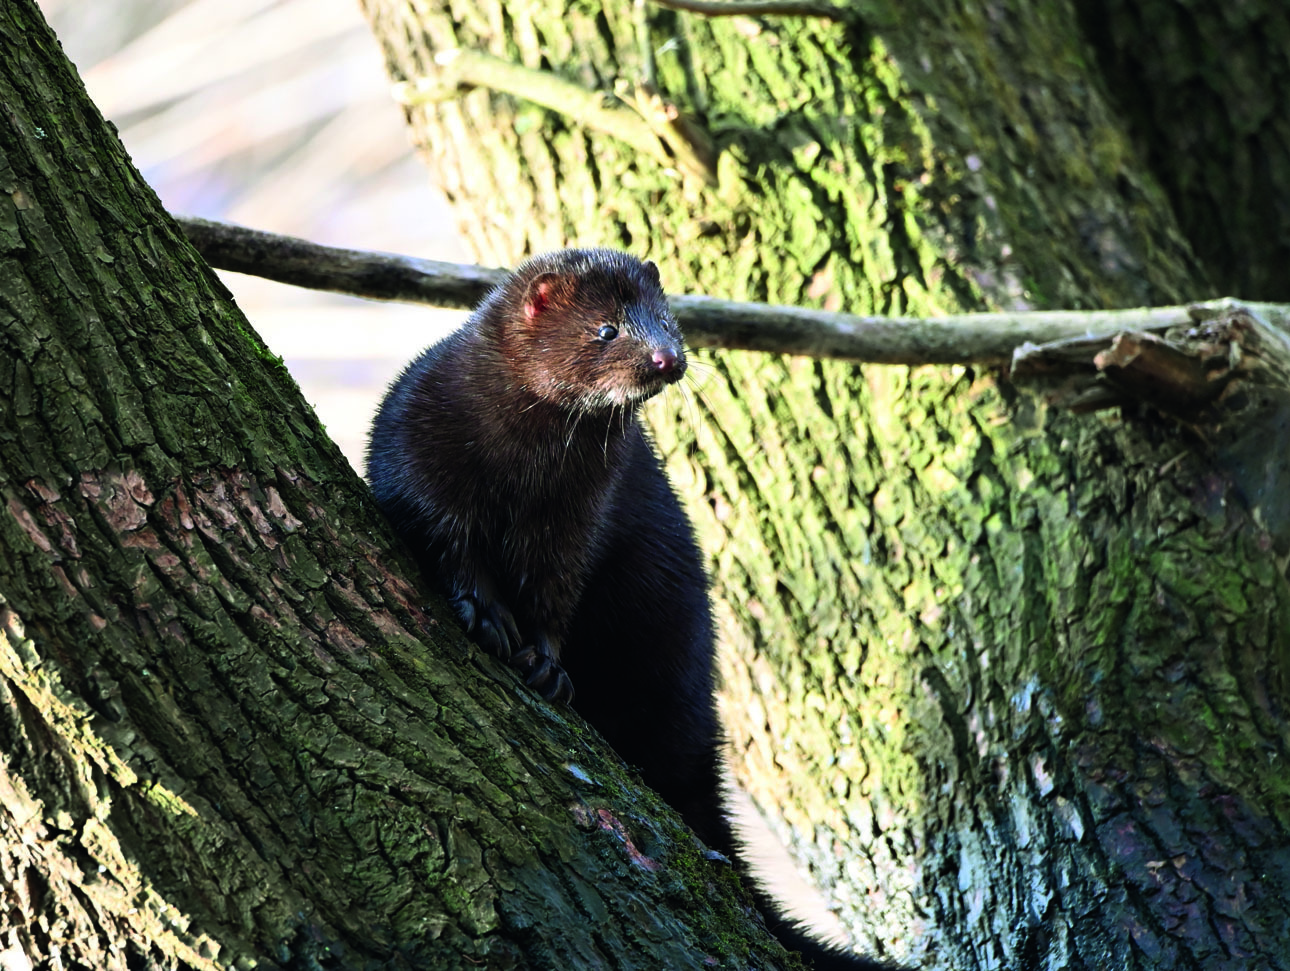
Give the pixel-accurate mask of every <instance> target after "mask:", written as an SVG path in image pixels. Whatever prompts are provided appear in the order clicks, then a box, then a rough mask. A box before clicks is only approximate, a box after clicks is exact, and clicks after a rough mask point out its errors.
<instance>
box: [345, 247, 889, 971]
mask: <svg viewBox="0 0 1290 971" xmlns="http://www.w3.org/2000/svg"><path fill="white" fill-rule="evenodd" d="M686 369H687V360H686V351H685V345H684V343H683V341H682V338H681V332H680V329H679V327H678V325H677V322H676V318H675V317H674V316H673V315H672V312H671V311H670V309H669V308H668V305H667V300H666V298H665V297H664V295H663V290H662V287H661V286H660V283H659V274H658V269H657V268H656V267H655V265H654V264H653V263H651V262H641V261H639V260H637V259H635V258H633V257H631V256H628V255H626V254H624V253H620V252H616V251H613V250H605V249H581V250H579V249H574V250H562V251H559V252H556V253H551V254H547V255H545V256H539V257H535V258H534V259H531V260H529V261H528V262H526V263H524V264H523V265H522V266H521V267H520V268H519V269H518V270H516V271H515V273H514V274H513V275H512V276H510V277H509V278H508V279H507V280H506V281H505V282H503V283H502V284H501V285H500V286H498V287H497V288H495V289H494V290H493V291H492V292H491V293H490V294H489V295H488V296H487V297H485V298H484V300H483V301H482V302H481V303H480V305H479V306H478V308H477V309H476V310H475V311H474V313H473V314H472V315H471V316H470V317H469V319H468V320H467V321H466V323H465V324H464V325H463V326H462V327H461V328H460V329H459V330H457V331H455V332H453V333H452V334H450V335H449V336H447V337H445V338H444V339H442V340H440V341H439V342H438V343H436V344H434V345H432V346H431V347H429V348H428V349H427V350H426V351H424V352H423V353H422V354H421V356H420V357H418V358H416V359H415V360H413V361H412V363H411V364H409V365H408V366H407V368H406V369H405V370H404V371H403V373H402V374H401V375H400V376H399V377H398V378H397V379H396V380H395V382H394V383H393V384H392V385H391V387H390V390H389V392H388V393H387V395H386V397H385V400H384V402H383V403H382V405H381V407H380V409H379V411H378V412H377V415H376V418H375V419H374V421H373V424H372V434H371V440H370V444H369V447H368V455H367V475H368V480H369V482H370V483H371V487H372V491H373V493H374V495H375V497H376V500H377V503H378V504H379V506H380V507H381V509H382V510H383V511H384V513H385V515H386V517H387V518H388V519H389V520H390V522H391V523H392V524H393V526H394V527H395V529H396V530H397V532H399V533H400V534H401V536H402V537H403V539H404V540H405V541H406V542H407V544H408V545H409V547H410V549H411V550H412V552H413V554H414V556H415V557H416V558H417V560H418V563H419V565H420V566H421V568H422V569H423V571H425V572H426V573H427V575H429V576H430V577H432V578H434V579H435V580H437V582H438V584H439V585H440V587H441V588H442V589H443V590H444V591H445V592H446V593H447V595H448V597H449V599H450V600H451V602H452V605H453V606H454V608H455V609H456V611H457V613H458V614H459V616H460V618H461V620H462V623H463V624H464V626H465V627H466V630H467V633H469V634H470V635H471V636H472V637H473V638H474V639H475V640H476V641H477V642H478V643H479V644H481V645H482V646H484V647H485V648H486V649H488V650H490V651H492V652H493V653H495V654H496V655H497V656H499V657H501V658H502V659H504V660H508V661H509V662H510V663H511V664H512V665H514V666H515V667H516V668H517V669H518V670H519V671H520V673H521V674H522V675H523V676H524V678H525V680H526V681H527V683H528V684H529V685H530V686H531V687H532V688H534V689H535V690H536V691H538V692H539V693H540V694H541V695H542V696H543V697H545V698H547V699H548V700H553V701H560V702H570V703H571V704H572V706H573V707H574V709H575V710H577V711H578V712H579V713H580V714H581V715H582V716H583V717H584V718H586V719H587V721H588V722H590V723H591V724H592V725H593V726H594V727H595V728H596V729H597V730H598V731H599V732H600V733H601V734H602V735H603V736H604V737H605V739H606V740H607V741H608V742H609V744H610V745H612V746H613V747H614V749H615V750H616V751H617V752H618V753H619V755H621V756H622V757H623V758H624V759H625V760H627V761H628V762H629V763H631V764H633V765H635V766H637V767H638V768H639V769H640V771H641V774H642V777H643V778H644V780H645V781H646V782H647V783H648V784H649V785H650V786H651V787H653V788H654V789H655V790H656V791H657V792H658V793H659V794H660V795H661V796H663V798H664V799H666V800H667V801H668V802H669V803H670V804H671V805H672V806H673V807H675V808H676V809H677V811H679V812H680V813H681V815H682V817H683V818H684V819H685V820H686V822H687V823H688V824H689V825H690V827H691V828H692V829H693V830H694V831H695V832H696V833H697V834H698V835H699V837H700V838H701V839H703V840H704V841H705V842H706V843H707V844H708V845H709V846H710V847H712V848H714V849H716V850H718V851H720V852H722V853H725V854H726V855H727V856H730V857H731V858H734V857H735V846H734V840H733V837H732V835H731V829H730V823H729V821H728V819H727V817H726V814H725V812H724V809H723V806H722V799H721V790H720V780H719V754H718V753H719V749H720V741H721V734H720V727H719V724H718V720H717V714H716V703H715V696H714V649H715V645H714V633H713V624H712V613H711V605H710V603H709V600H708V592H707V576H706V574H705V571H704V568H703V561H702V556H701V554H700V551H699V547H698V544H697V543H696V541H695V537H694V532H693V529H692V528H691V525H690V522H689V519H688V518H687V516H686V514H685V512H684V511H683V509H682V508H681V504H680V502H679V501H678V499H677V497H676V494H675V492H674V491H673V490H672V487H671V485H670V484H669V482H668V480H667V476H666V474H665V473H664V471H663V468H662V467H661V465H660V464H659V460H658V457H657V456H656V454H655V452H654V449H653V447H652V445H651V444H650V443H649V441H648V440H647V438H646V436H645V433H644V432H643V431H642V429H641V425H640V422H639V420H638V418H637V412H638V410H639V408H640V406H641V404H642V403H643V402H645V401H646V400H647V399H649V398H650V397H652V396H654V395H655V394H658V393H659V392H660V391H662V390H663V389H664V388H666V387H667V386H668V385H671V384H675V383H676V382H677V381H679V380H681V378H682V377H683V376H684V375H685V373H686ZM776 933H777V934H778V935H779V936H780V937H781V939H785V940H787V941H789V942H790V944H791V946H793V948H794V949H799V950H800V949H804V948H805V949H810V950H813V951H814V952H815V954H814V956H815V957H816V961H817V967H820V968H824V967H832V966H837V967H846V968H852V969H861V968H876V967H878V966H877V965H873V964H869V963H867V962H865V961H863V960H862V959H853V958H851V957H850V956H845V957H844V956H842V955H838V954H836V953H834V952H830V951H826V950H823V949H819V948H817V947H815V946H814V945H813V942H810V941H809V940H807V939H806V938H803V937H801V936H800V935H798V934H796V932H795V931H793V930H792V929H790V928H788V927H787V925H784V926H782V927H780V928H778V929H777V930H776ZM836 961H840V962H841V963H835V962H836Z"/></svg>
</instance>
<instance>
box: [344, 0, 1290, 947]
mask: <svg viewBox="0 0 1290 971" xmlns="http://www.w3.org/2000/svg"><path fill="white" fill-rule="evenodd" d="M364 6H365V9H366V11H367V13H368V16H369V18H370V19H371V21H372V23H373V26H374V29H375V30H376V32H377V35H378V37H379V38H380V39H381V41H382V43H383V44H384V45H385V49H386V55H387V61H388V64H389V67H390V71H391V75H392V77H393V78H394V80H395V81H396V82H397V84H396V92H397V93H398V94H399V96H400V97H402V98H403V100H404V101H405V102H406V103H407V104H408V106H409V120H410V122H411V124H412V125H413V127H414V130H415V131H416V134H417V138H418V140H419V142H420V144H421V145H422V146H423V147H424V150H425V153H426V155H427V157H428V159H429V161H430V162H431V164H432V165H433V167H434V170H435V173H436V175H437V177H438V179H439V180H440V181H441V182H442V183H443V184H444V186H445V187H446V188H447V189H448V191H449V193H450V194H451V196H452V197H453V198H454V200H455V201H456V203H457V204H458V206H459V211H460V212H461V221H462V225H463V228H464V229H465V231H466V233H467V236H468V238H469V239H470V240H471V241H472V242H473V244H474V245H475V247H476V248H477V250H478V252H479V254H480V256H481V257H482V258H483V259H484V260H486V261H487V262H490V263H503V264H509V263H514V262H515V261H516V260H518V259H519V258H520V257H521V256H522V255H524V254H525V253H527V252H529V251H532V250H541V249H549V248H553V247H557V246H562V245H567V244H571V243H578V244H600V245H615V246H622V247H626V248H629V249H631V250H632V251H633V252H635V253H637V254H638V255H640V256H643V257H644V256H648V257H651V258H653V259H655V260H656V261H658V262H659V264H660V266H661V268H662V271H663V276H664V280H665V282H666V283H669V284H670V286H671V287H672V288H674V289H677V290H694V291H699V292H705V293H710V294H712V295H714V296H721V297H730V298H735V299H741V298H755V299H767V300H772V301H781V302H789V303H797V302H801V303H809V304H819V305H823V306H826V307H832V308H839V309H844V310H848V311H851V312H854V313H870V312H876V313H894V312H903V313H909V314H924V313H937V312H945V311H953V310H959V309H964V308H966V309H971V308H982V307H1003V308H1018V307H1027V306H1029V307H1036V308H1047V307H1069V308H1080V307H1108V306H1111V307H1113V306H1130V305H1134V304H1145V303H1164V302H1174V301H1179V300H1184V299H1194V298H1198V297H1202V296H1208V295H1210V294H1211V293H1213V292H1214V290H1215V288H1216V287H1217V288H1219V289H1226V288H1228V287H1230V286H1232V285H1233V281H1237V282H1240V281H1243V280H1245V279H1250V280H1253V279H1254V277H1253V276H1250V277H1238V276H1236V275H1234V274H1233V272H1232V267H1231V266H1229V265H1228V264H1227V263H1226V262H1216V263H1214V264H1213V265H1211V264H1209V263H1205V264H1202V263H1201V262H1199V261H1198V260H1197V259H1196V258H1195V256H1194V247H1193V244H1192V243H1190V242H1189V241H1188V240H1187V239H1186V238H1185V236H1184V233H1183V230H1182V229H1181V228H1180V225H1181V224H1180V221H1179V219H1178V218H1176V216H1175V209H1174V208H1173V206H1171V197H1170V195H1169V194H1168V193H1167V192H1166V191H1165V189H1163V188H1162V187H1161V182H1162V177H1161V175H1160V174H1159V172H1158V169H1159V164H1163V160H1162V159H1160V158H1159V157H1157V156H1155V155H1153V156H1152V158H1151V161H1153V162H1155V163H1157V166H1156V167H1155V168H1153V167H1152V166H1151V165H1149V164H1148V159H1147V157H1146V154H1144V152H1143V151H1140V150H1139V149H1138V148H1137V145H1138V144H1139V143H1138V142H1137V141H1136V140H1135V136H1136V132H1135V129H1134V128H1133V124H1132V122H1131V120H1130V119H1129V118H1128V117H1127V116H1126V115H1124V114H1123V113H1121V111H1120V110H1119V108H1118V106H1117V104H1116V103H1115V101H1114V100H1113V99H1112V98H1111V97H1109V96H1108V93H1107V92H1108V90H1109V84H1108V81H1107V78H1106V77H1105V76H1104V75H1103V74H1102V73H1101V72H1100V69H1099V59H1098V56H1097V53H1096V51H1095V49H1094V48H1093V46H1092V45H1091V43H1090V42H1089V40H1087V39H1086V36H1085V34H1084V33H1082V31H1081V23H1080V20H1079V19H1078V18H1077V16H1076V13H1075V9H1074V5H1070V4H1047V5H1040V6H1036V5H1033V4H1026V3H1018V2H1012V3H1003V4H998V3H995V4H989V5H984V4H976V5H974V4H968V5H959V6H957V7H955V8H954V10H953V12H949V11H947V10H945V9H943V7H941V6H937V5H932V4H912V5H911V4H908V3H905V4H884V3H873V4H865V5H863V7H860V6H857V5H849V6H846V7H845V8H840V10H839V12H838V13H837V15H836V16H819V15H817V14H818V11H817V9H816V7H817V6H818V5H814V6H812V7H811V9H810V11H809V12H808V13H806V14H803V15H799V16H791V15H785V16H771V15H767V16H762V17H750V16H733V17H706V16H702V15H699V14H695V13H688V12H679V11H674V10H670V9H664V8H663V6H662V4H643V5H632V4H628V3H625V2H616V3H609V4H605V5H603V6H601V5H597V6H595V7H594V8H592V7H580V6H577V5H571V6H567V7H566V6H564V5H562V4H560V3H558V2H553V0H542V2H534V3H531V4H526V5H520V6H516V5H512V4H501V3H497V2H496V0H459V2H456V3H454V4H452V6H451V8H450V10H449V9H448V8H445V7H441V6H438V5H434V4H428V3H415V4H412V3H406V2H404V0H365V3H364ZM1193 6H1195V5H1193ZM1202 6H1204V5H1202ZM1209 6H1212V7H1213V9H1215V10H1217V9H1218V8H1217V6H1214V5H1209ZM481 55H487V56H481ZM1285 57H1286V55H1285V52H1284V49H1282V50H1280V51H1278V52H1277V54H1276V57H1275V58H1274V61H1275V63H1276V64H1277V65H1284V62H1285ZM1242 66H1244V67H1247V68H1248V70H1247V72H1246V74H1244V75H1243V76H1242V77H1241V78H1239V79H1234V80H1233V82H1232V84H1231V86H1230V88H1229V90H1235V89H1244V88H1245V87H1246V86H1248V85H1250V84H1257V83H1258V78H1259V77H1260V76H1261V74H1260V73H1259V72H1260V71H1261V70H1263V69H1265V68H1266V65H1259V66H1254V65H1242ZM526 72H528V73H526ZM641 76H644V77H646V78H647V79H648V80H649V81H650V82H651V83H652V86H653V88H654V89H656V90H657V92H659V95H660V96H661V99H662V101H663V102H665V103H670V104H672V105H674V106H675V107H676V108H677V109H678V110H679V112H680V115H681V118H682V119H683V120H685V121H687V122H688V125H687V126H686V127H685V129H684V131H683V132H680V133H678V132H677V131H676V130H674V129H675V126H672V127H668V126H667V125H666V124H665V123H663V124H660V123H659V121H658V116H659V115H660V114H665V112H664V113H661V112H659V111H657V110H654V109H657V107H658V103H657V102H649V101H648V99H647V98H645V99H642V97H641V95H640V91H641V89H640V88H638V87H636V85H635V82H636V81H637V79H638V78H639V77H641ZM574 85H576V86H580V87H581V88H583V89H585V90H584V91H583V92H581V93H579V92H578V91H577V90H576V89H575V88H574V87H572V86H574ZM587 91H592V92H600V93H601V94H602V95H603V98H602V99H601V101H599V102H598V103H597V108H598V110H599V111H601V112H603V114H594V115H592V114H589V113H587V112H586V111H585V110H584V107H583V106H584V105H585V102H586V100H587V98H586V97H585V96H586V92H587ZM611 91H618V92H619V93H620V94H622V95H623V98H622V99H620V100H618V101H615V99H614V98H613V97H612V96H611V94H610V92H611ZM629 102H632V103H634V104H635V105H636V106H637V108H639V109H640V110H639V111H638V112H637V114H638V115H639V117H640V119H641V121H642V124H644V126H645V127H646V128H647V129H648V130H650V131H652V132H655V133H659V132H661V133H662V134H661V136H660V141H659V143H658V145H651V144H650V143H649V142H648V141H647V140H646V139H644V138H643V137H642V136H641V135H640V131H639V126H638V127H636V128H633V127H632V126H631V125H630V124H627V121H630V116H631V114H632V112H633V110H635V109H634V108H633V107H632V104H629ZM539 105H541V107H539ZM651 105H652V107H651ZM624 119H626V121H625V120H624ZM611 130H612V131H615V132H617V134H610V133H609V132H610V131H611ZM696 130H697V131H698V132H700V133H701V134H698V135H696V134H694V132H695V131H696ZM704 134H706V136H707V137H708V138H710V139H711V143H712V147H713V148H714V150H715V154H713V153H709V152H707V150H706V148H705V146H706V144H707V143H706V142H705V139H704ZM660 146H661V147H660ZM696 146H697V150H696ZM692 150H693V151H692ZM692 156H697V157H698V159H699V160H700V164H696V163H695V161H694V157H692ZM705 159H706V160H707V164H706V165H705V164H702V163H703V160H705ZM713 159H715V160H713ZM1163 181H1165V182H1166V184H1171V183H1169V180H1168V179H1163ZM1286 184H1290V183H1284V181H1283V182H1282V183H1281V187H1282V194H1280V195H1278V196H1276V197H1275V199H1274V200H1271V201H1267V200H1259V201H1258V202H1257V203H1254V202H1252V201H1250V200H1246V201H1247V202H1250V204H1251V205H1253V204H1257V205H1260V206H1265V207H1269V208H1272V209H1274V210H1277V211H1281V210H1280V209H1277V207H1281V209H1283V208H1284V207H1285V206H1286V205H1287V204H1288V201H1287V200H1288V199H1290V197H1288V196H1286V195H1285V188H1284V187H1285V185H1286ZM1183 223H1185V224H1186V226H1187V227H1188V228H1193V229H1194V228H1195V223H1194V220H1190V219H1185V220H1183ZM1248 225H1250V226H1252V225H1253V222H1250V223H1249V224H1248ZM1242 238H1243V239H1245V240H1246V241H1248V242H1249V244H1250V245H1249V246H1248V247H1247V248H1243V249H1241V250H1240V251H1239V252H1238V254H1237V259H1236V260H1234V261H1232V262H1245V263H1256V262H1258V259H1259V257H1258V254H1259V253H1260V251H1261V250H1260V246H1259V245H1258V243H1257V242H1256V241H1258V240H1261V239H1262V237H1257V236H1256V235H1255V234H1254V233H1253V231H1252V230H1251V231H1250V232H1249V233H1247V234H1246V235H1245V236H1243V237H1242ZM1268 267H1269V271H1268V272H1270V273H1271V272H1280V269H1281V265H1280V263H1275V262H1274V263H1269V264H1268ZM701 361H702V362H706V363H703V364H701V367H700V368H699V369H698V370H700V371H702V372H703V374H702V376H701V377H700V378H699V380H698V381H697V382H696V384H697V388H696V394H695V395H694V396H693V400H672V401H665V402H664V403H663V404H662V405H661V406H660V407H658V408H657V409H656V410H655V411H654V413H653V415H654V418H655V421H654V427H655V430H656V437H657V440H658V443H659V445H660V446H661V448H662V450H663V451H664V452H665V453H666V454H667V455H668V457H669V458H668V461H669V468H670V471H671V473H672V476H673V479H674V481H675V482H676V484H677V485H678V487H679V488H680V490H681V491H682V492H683V494H684V495H685V496H686V498H687V500H688V502H689V506H690V510H691V513H692V515H693V516H694V518H695V520H696V523H697V524H698V527H699V531H700V534H701V538H702V540H703V543H704V545H705V548H706V549H707V550H709V552H710V554H711V566H712V572H713V575H714V581H715V587H714V593H715V596H716V599H717V601H718V604H719V611H720V612H721V615H722V618H723V624H722V633H723V642H724V647H725V652H724V654H723V659H722V673H723V676H724V680H725V686H724V691H723V701H724V712H725V714H726V716H727V728H728V731H729V734H730V739H731V743H732V749H733V751H734V753H735V756H734V759H733V768H734V772H735V774H736V776H737V778H738V780H739V781H740V783H741V784H742V785H743V786H745V787H746V788H747V789H748V791H749V792H750V793H751V794H752V796H753V797H754V799H755V801H756V802H757V804H758V805H759V806H761V807H762V808H763V810H765V811H766V812H767V813H768V815H770V816H772V817H773V818H774V819H775V820H776V823H775V825H776V828H777V830H778V832H779V833H780V835H781V836H782V837H783V838H784V839H785V841H786V842H787V843H788V844H789V845H790V846H791V847H792V849H793V851H794V853H795V855H796V858H797V860H798V861H799V863H800V864H801V865H802V866H803V867H805V868H807V869H809V871H810V872H811V874H812V876H813V877H814V878H815V879H816V880H817V881H818V882H819V883H820V884H821V885H823V886H824V887H825V888H827V891H828V893H829V895H830V899H831V903H832V907H833V909H834V910H835V912H836V913H837V914H838V915H839V916H840V918H841V921H842V924H843V926H844V927H845V929H846V930H847V932H848V934H849V935H850V937H851V940H852V941H853V943H855V944H856V945H857V946H858V947H860V948H861V949H862V950H866V951H869V952H880V953H884V954H888V955H894V956H896V957H903V958H905V959H907V960H909V961H910V962H911V963H912V962H920V963H922V964H923V966H926V967H929V968H946V969H949V968H954V969H958V971H972V969H977V968H1000V967H1009V968H1022V967H1025V968H1099V969H1100V968H1107V967H1117V966H1124V967H1127V968H1174V967H1180V968H1181V967H1186V968H1214V969H1218V968H1225V969H1226V968H1238V967H1239V968H1274V967H1275V968H1282V967H1290V933H1288V928H1290V910H1288V905H1287V902H1286V900H1287V898H1286V895H1285V894H1284V892H1283V890H1284V881H1285V880H1286V878H1287V874H1286V872H1285V867H1284V861H1285V858H1286V848H1287V846H1288V845H1290V840H1288V839H1287V835H1288V834H1287V824H1288V823H1290V820H1287V818H1286V815H1285V809H1284V806H1285V801H1284V798H1283V796H1282V793H1284V792H1285V790H1286V789H1287V783H1290V775H1287V770H1286V768H1285V755H1286V743H1287V733H1286V723H1285V719H1284V717H1283V714H1282V713H1283V712H1284V711H1285V710H1286V704H1287V701H1290V698H1287V694H1286V688H1287V685H1286V683H1285V677H1284V668H1283V664H1284V658H1285V656H1286V649H1287V647H1290V623H1288V621H1290V613H1288V611H1290V593H1288V592H1287V588H1286V582H1285V576H1284V571H1283V569H1282V564H1283V563H1284V560H1283V559H1282V557H1283V555H1284V549H1282V545H1283V544H1282V541H1281V540H1280V539H1278V536H1279V535H1280V534H1279V531H1278V527H1277V526H1276V524H1273V523H1270V522H1269V513H1268V510H1269V503H1267V502H1265V501H1264V497H1265V496H1266V495H1269V494H1273V493H1276V492H1279V491H1284V490H1285V489H1286V483H1285V482H1284V481H1283V479H1282V478H1280V477H1278V478H1275V479H1273V480H1271V481H1270V482H1267V481H1265V482H1262V483H1259V484H1258V488H1257V489H1256V488H1254V487H1253V480H1251V479H1249V478H1247V477H1245V476H1244V474H1243V473H1242V471H1241V469H1240V468H1238V467H1237V466H1238V464H1239V463H1237V462H1236V461H1235V460H1233V459H1232V457H1231V455H1230V453H1225V452H1223V451H1221V450H1216V449H1213V448H1210V447H1209V445H1208V442H1207V440H1206V439H1203V438H1201V437H1199V436H1197V435H1196V434H1194V433H1192V432H1191V431H1189V430H1187V429H1186V428H1183V427H1181V426H1180V425H1179V424H1178V423H1176V422H1174V421H1172V420H1166V419H1162V418H1161V417H1160V416H1159V414H1158V413H1156V412H1155V411H1154V410H1152V409H1150V408H1145V407H1139V408H1127V409H1125V410H1124V411H1123V413H1121V414H1120V415H1118V416H1117V417H1116V418H1108V417H1105V416H1104V415H1098V416H1072V415H1069V414H1064V413H1057V412H1051V413H1047V414H1045V412H1044V409H1043V408H1042V407H1041V406H1036V404H1035V402H1034V401H1033V400H1031V399H1030V398H1029V397H1026V396H1022V395H1020V394H1019V392H1018V390H1017V389H1016V388H1015V387H1014V386H1012V385H1011V384H1010V383H1009V382H1008V381H1007V380H1006V379H1003V377H1002V376H1001V375H996V374H981V373H977V372H974V371H972V370H970V369H963V368H953V369H932V368H923V369H913V370H906V369H894V368H877V367H868V368H858V367H853V366H849V365H844V364H839V363H828V362H819V361H813V360H807V359H795V358H770V357H765V356H762V355H755V354H743V353H729V354H722V355H719V356H717V355H712V356H707V357H702V358H701ZM1219 427H1221V429H1222V434H1224V435H1226V434H1229V433H1230V432H1231V430H1232V426H1230V425H1229V426H1221V425H1220V426H1219ZM1273 427H1275V423H1274V425H1273ZM1210 441H1212V439H1211V440H1210ZM1273 441H1279V439H1273V438H1271V437H1268V438H1267V439H1266V444H1265V447H1271V445H1272V443H1273ZM1264 457H1265V458H1266V456H1264ZM1256 464H1257V463H1256ZM1281 475H1282V473H1281V472H1280V470H1279V467H1278V476H1281ZM911 927H914V928H918V932H917V933H914V934H912V935H911V932H910V928H911Z"/></svg>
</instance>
